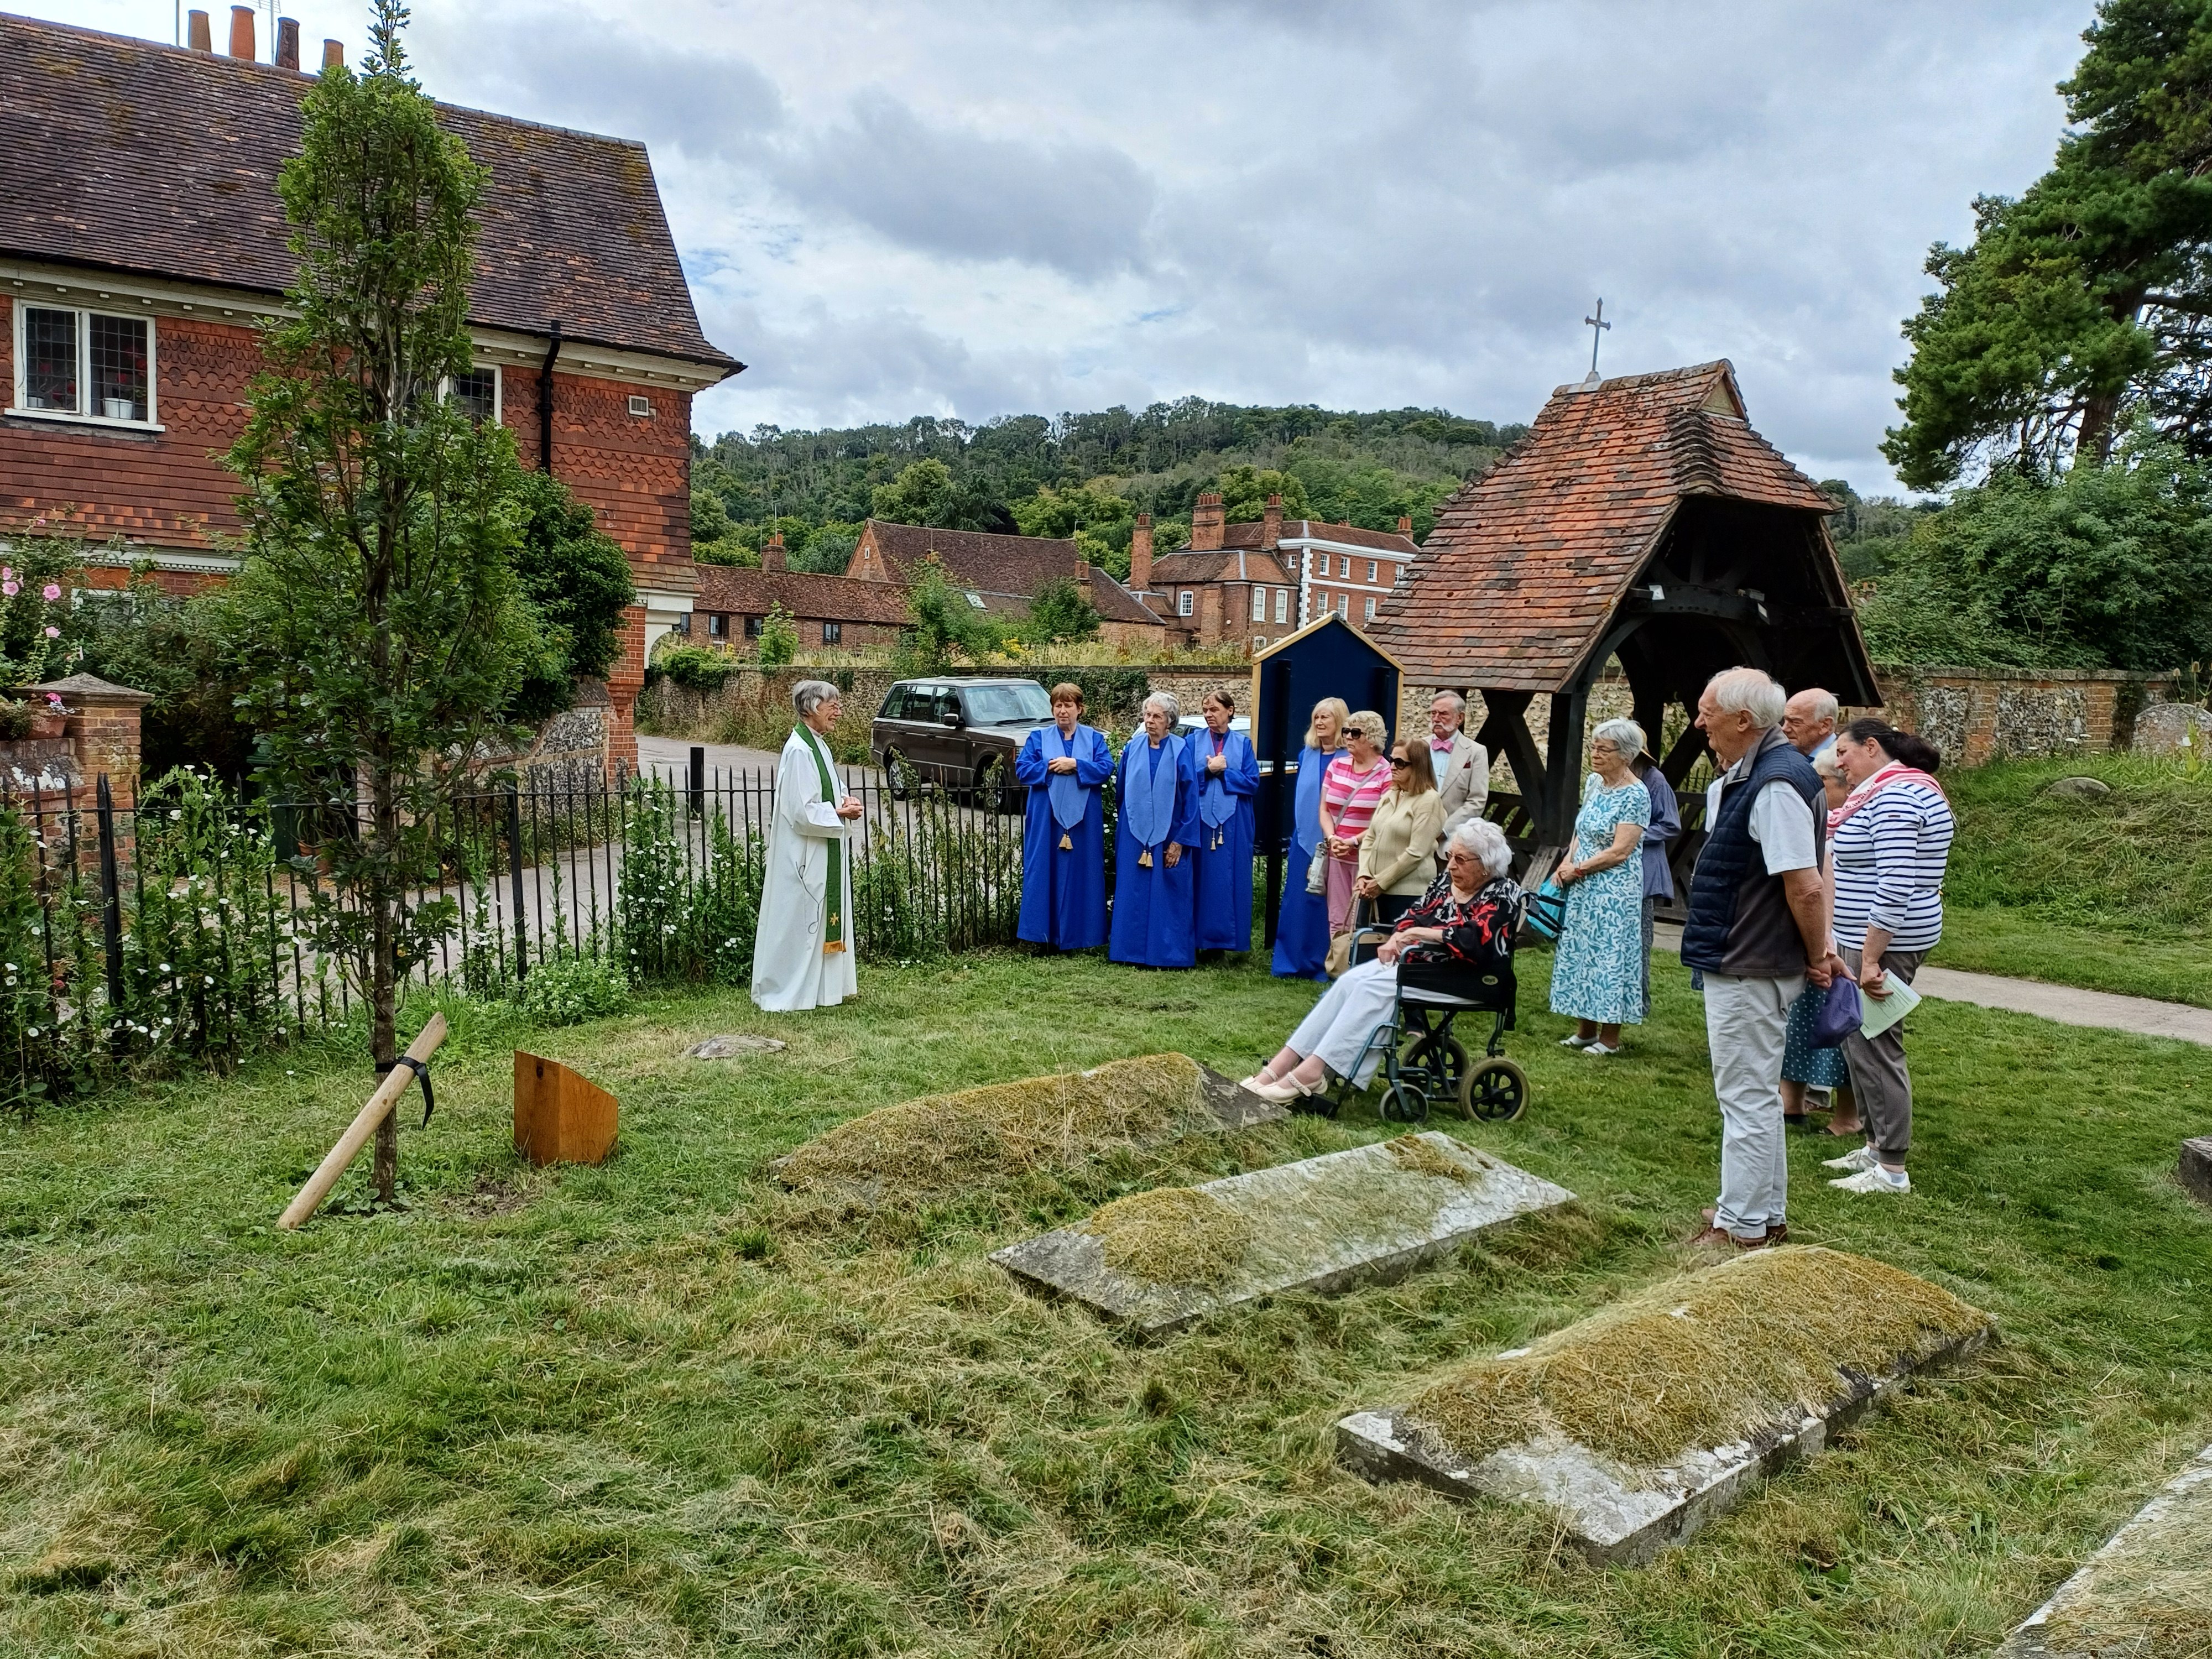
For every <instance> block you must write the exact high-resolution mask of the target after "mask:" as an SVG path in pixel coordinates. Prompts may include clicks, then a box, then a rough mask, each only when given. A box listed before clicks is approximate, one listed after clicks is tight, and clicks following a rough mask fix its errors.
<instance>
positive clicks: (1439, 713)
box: [1429, 691, 1490, 871]
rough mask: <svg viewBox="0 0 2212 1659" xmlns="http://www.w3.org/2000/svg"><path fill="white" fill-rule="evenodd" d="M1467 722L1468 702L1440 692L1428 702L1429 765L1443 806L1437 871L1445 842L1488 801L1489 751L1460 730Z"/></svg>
mask: <svg viewBox="0 0 2212 1659" xmlns="http://www.w3.org/2000/svg"><path fill="white" fill-rule="evenodd" d="M1466 720H1467V699H1466V698H1464V697H1462V696H1460V694H1459V693H1458V692H1456V691H1439V692H1437V695H1436V696H1434V697H1431V699H1430V700H1429V733H1430V736H1429V761H1430V764H1431V768H1432V769H1434V771H1435V773H1436V776H1437V796H1438V798H1439V799H1441V800H1442V801H1443V808H1444V827H1443V832H1442V833H1441V834H1440V835H1438V836H1437V869H1438V870H1440V871H1441V870H1442V869H1443V867H1444V842H1446V841H1448V840H1449V839H1450V837H1451V833H1452V831H1453V830H1455V829H1458V828H1459V827H1460V825H1462V823H1471V822H1472V821H1474V819H1476V818H1479V817H1481V816H1482V809H1483V807H1484V805H1486V803H1487V802H1488V801H1489V799H1490V751H1489V750H1486V749H1485V748H1484V747H1483V746H1482V745H1481V744H1479V743H1477V742H1476V741H1475V740H1474V738H1470V737H1469V736H1468V735H1467V733H1466V732H1462V731H1461V730H1460V727H1461V726H1462V725H1464V724H1465V723H1466Z"/></svg>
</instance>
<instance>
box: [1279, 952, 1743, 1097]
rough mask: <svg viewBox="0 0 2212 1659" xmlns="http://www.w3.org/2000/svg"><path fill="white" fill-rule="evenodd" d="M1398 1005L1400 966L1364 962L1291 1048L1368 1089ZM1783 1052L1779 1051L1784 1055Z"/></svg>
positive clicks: (1302, 1026) (1316, 1010) (1304, 1023)
mask: <svg viewBox="0 0 2212 1659" xmlns="http://www.w3.org/2000/svg"><path fill="white" fill-rule="evenodd" d="M1397 1000H1398V966H1397V964H1396V963H1383V962H1363V963H1360V964H1359V965H1358V967H1357V968H1353V969H1348V970H1346V972H1345V973H1344V975H1342V976H1340V978H1338V979H1337V980H1336V981H1334V983H1333V984H1331V985H1330V986H1329V987H1328V990H1326V991H1324V992H1322V995H1321V1000H1320V1001H1319V1002H1316V1004H1314V1006H1313V1012H1311V1013H1310V1014H1308V1015H1307V1016H1306V1017H1305V1018H1304V1019H1302V1020H1300V1021H1299V1022H1298V1029H1297V1030H1295V1031H1293V1032H1291V1040H1290V1042H1288V1043H1287V1044H1286V1045H1285V1046H1286V1047H1287V1048H1289V1049H1290V1051H1291V1053H1292V1054H1296V1055H1297V1057H1298V1058H1299V1059H1300V1060H1306V1059H1310V1058H1311V1057H1312V1056H1313V1055H1315V1054H1319V1055H1320V1056H1321V1057H1322V1061H1323V1063H1324V1064H1326V1065H1327V1066H1328V1068H1329V1070H1331V1071H1333V1072H1334V1073H1336V1074H1337V1075H1338V1076H1339V1077H1345V1078H1351V1079H1352V1086H1353V1087H1355V1088H1360V1089H1364V1088H1365V1087H1366V1086H1367V1079H1369V1078H1370V1077H1372V1076H1374V1075H1375V1068H1376V1066H1380V1065H1381V1064H1382V1063H1383V1051H1382V1050H1381V1049H1379V1048H1378V1049H1376V1050H1374V1051H1373V1052H1372V1053H1369V1054H1362V1053H1361V1050H1362V1049H1364V1048H1366V1046H1367V1039H1368V1038H1369V1037H1370V1036H1372V1035H1373V1034H1374V1031H1375V1028H1376V1026H1378V1025H1380V1024H1383V1021H1385V1020H1387V1019H1389V1018H1390V1009H1391V1006H1392V1005H1393V1004H1395V1002H1396V1001H1397ZM1780 1052H1781V1051H1780V1050H1779V1049H1778V1050H1776V1053H1777V1054H1779V1053H1780ZM1355 1066H1356V1067H1358V1075H1357V1076H1354V1075H1353V1068H1354V1067H1355Z"/></svg>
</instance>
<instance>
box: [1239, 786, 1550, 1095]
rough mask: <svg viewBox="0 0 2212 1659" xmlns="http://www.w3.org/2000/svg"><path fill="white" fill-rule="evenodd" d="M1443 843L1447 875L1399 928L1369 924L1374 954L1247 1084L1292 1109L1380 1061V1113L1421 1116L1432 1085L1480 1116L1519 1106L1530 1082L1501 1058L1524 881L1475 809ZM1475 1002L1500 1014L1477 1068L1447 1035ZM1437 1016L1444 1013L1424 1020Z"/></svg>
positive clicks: (1353, 1082)
mask: <svg viewBox="0 0 2212 1659" xmlns="http://www.w3.org/2000/svg"><path fill="white" fill-rule="evenodd" d="M1445 853H1446V867H1445V872H1444V873H1443V875H1441V876H1439V877H1437V879H1436V880H1435V881H1434V882H1433V883H1431V885H1430V887H1429V890H1428V891H1427V892H1425V893H1424V894H1423V895H1422V896H1421V897H1420V899H1419V902H1416V903H1415V904H1414V906H1413V908H1412V909H1410V910H1408V911H1407V912H1406V914H1405V915H1402V916H1401V917H1400V918H1399V919H1398V921H1397V923H1396V925H1395V927H1392V928H1389V929H1376V930H1371V931H1372V932H1373V933H1375V934H1376V936H1377V937H1379V938H1380V939H1381V946H1380V948H1379V949H1378V950H1376V952H1375V956H1374V958H1373V959H1372V960H1371V961H1366V962H1361V963H1358V965H1357V966H1355V967H1353V968H1352V969H1348V970H1347V971H1346V973H1345V974H1344V975H1342V976H1341V977H1340V978H1339V979H1338V980H1337V981H1335V982H1334V984H1332V985H1331V986H1330V987H1328V990H1327V991H1326V992H1324V993H1323V994H1322V998H1321V1000H1320V1001H1318V1002H1317V1003H1316V1004H1315V1005H1314V1009H1313V1012H1311V1013H1310V1014H1308V1015H1307V1016H1306V1017H1305V1018H1304V1020H1303V1021H1301V1022H1300V1023H1299V1024H1298V1028H1297V1030H1295V1031H1293V1032H1291V1036H1290V1041H1289V1042H1286V1043H1285V1044H1284V1046H1283V1049H1282V1052H1281V1053H1279V1054H1277V1055H1276V1056H1275V1057H1274V1058H1273V1060H1269V1061H1268V1062H1267V1065H1265V1066H1262V1067H1261V1069H1260V1070H1259V1071H1258V1072H1256V1073H1254V1074H1253V1075H1252V1076H1250V1077H1249V1078H1247V1079H1244V1084H1243V1086H1244V1087H1245V1088H1247V1089H1249V1090H1250V1091H1252V1092H1253V1093H1255V1094H1256V1095H1258V1096H1260V1097H1261V1098H1262V1099H1265V1100H1272V1101H1277V1102H1280V1103H1290V1104H1291V1105H1292V1106H1293V1109H1306V1108H1301V1107H1299V1106H1298V1103H1301V1102H1303V1101H1304V1100H1305V1099H1306V1098H1307V1097H1310V1096H1314V1095H1319V1094H1321V1093H1322V1091H1324V1090H1326V1089H1327V1088H1328V1084H1329V1080H1330V1077H1331V1075H1332V1073H1333V1074H1334V1076H1335V1077H1337V1078H1338V1079H1342V1080H1344V1081H1345V1082H1346V1084H1348V1085H1350V1086H1351V1087H1352V1088H1364V1087H1366V1086H1367V1083H1368V1080H1369V1079H1370V1078H1372V1077H1373V1076H1374V1074H1375V1073H1376V1068H1377V1067H1381V1068H1382V1069H1383V1072H1384V1073H1385V1076H1386V1077H1387V1078H1388V1079H1389V1085H1390V1086H1389V1089H1388V1090H1387V1091H1386V1092H1385V1097H1384V1102H1383V1106H1384V1113H1383V1115H1386V1116H1393V1117H1401V1118H1406V1119H1414V1118H1419V1117H1423V1116H1425V1115H1427V1098H1426V1097H1427V1096H1428V1095H1429V1094H1431V1093H1449V1094H1450V1095H1453V1096H1455V1097H1457V1100H1458V1103H1459V1104H1460V1105H1461V1107H1462V1109H1466V1110H1469V1111H1472V1112H1476V1113H1477V1114H1478V1115H1482V1116H1486V1117H1512V1116H1517V1115H1519V1112H1520V1109H1521V1105H1522V1101H1523V1099H1524V1098H1525V1096H1526V1091H1527V1083H1526V1080H1525V1079H1522V1077H1521V1073H1520V1070H1519V1068H1518V1067H1517V1066H1514V1065H1513V1064H1512V1062H1511V1061H1510V1060H1500V1059H1498V1055H1499V1054H1500V1053H1501V1050H1502V1042H1501V1039H1502V1037H1503V1036H1504V1032H1505V1031H1506V1030H1508V1029H1509V1028H1510V1026H1511V1024H1512V1019H1513V932H1514V929H1515V927H1516V926H1517V925H1518V923H1519V921H1520V899H1521V894H1520V890H1519V889H1518V888H1517V887H1516V886H1515V885H1514V884H1513V882H1512V881H1511V879H1510V878H1509V877H1508V876H1507V874H1506V872H1507V871H1508V870H1509V869H1510V867H1511V866H1512V858H1513V854H1512V849H1511V848H1510V847H1509V846H1508V845H1507V844H1506V841H1505V836H1504V831H1503V830H1501V829H1498V826H1497V825H1496V824H1494V823H1490V822H1489V821H1488V820H1486V819H1483V818H1477V819H1475V820H1474V821H1473V822H1472V823H1465V824H1462V825H1461V826H1460V828H1459V829H1455V831H1453V832H1452V834H1451V836H1450V837H1449V839H1448V841H1447V842H1446V843H1445ZM1470 1009H1480V1010H1483V1011H1485V1012H1494V1013H1496V1014H1497V1016H1498V1021H1497V1030H1495V1031H1494V1032H1493V1033H1492V1037H1491V1040H1490V1045H1489V1054H1490V1056H1491V1058H1490V1060H1489V1061H1488V1063H1487V1064H1486V1066H1483V1067H1482V1068H1481V1070H1480V1073H1477V1072H1476V1071H1475V1070H1474V1068H1473V1067H1471V1066H1469V1064H1468V1057H1467V1051H1466V1049H1465V1048H1462V1046H1461V1045H1460V1043H1459V1042H1456V1041H1455V1039H1454V1038H1453V1037H1452V1036H1451V1020H1452V1017H1453V1015H1454V1014H1455V1013H1458V1012H1464V1011H1467V1010H1470ZM1432 1014H1433V1015H1436V1016H1437V1017H1438V1018H1439V1020H1440V1023H1438V1024H1433V1025H1432V1024H1431V1015H1432ZM1409 1034H1410V1035H1413V1036H1415V1037H1416V1039H1417V1040H1416V1041H1415V1042H1414V1044H1413V1048H1412V1049H1411V1050H1410V1051H1409V1052H1408V1053H1407V1055H1406V1057H1405V1058H1404V1060H1400V1058H1399V1057H1398V1052H1397V1051H1398V1046H1399V1044H1400V1042H1401V1041H1403V1040H1404V1038H1405V1037H1406V1036H1407V1035H1409ZM1507 1073H1510V1076H1509V1075H1506V1074H1507ZM1475 1085H1480V1088H1479V1089H1478V1088H1476V1087H1475ZM1471 1097H1472V1098H1473V1103H1472V1104H1471V1103H1470V1100H1471ZM1485 1107H1488V1108H1491V1109H1484V1108H1485ZM1311 1109H1320V1110H1324V1111H1329V1110H1331V1108H1329V1107H1328V1106H1327V1105H1326V1104H1323V1105H1321V1106H1319V1107H1317V1108H1311Z"/></svg>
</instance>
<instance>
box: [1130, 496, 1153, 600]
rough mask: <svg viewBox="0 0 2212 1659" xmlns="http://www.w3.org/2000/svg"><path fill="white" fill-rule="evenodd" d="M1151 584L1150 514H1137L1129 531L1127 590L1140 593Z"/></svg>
mask: <svg viewBox="0 0 2212 1659" xmlns="http://www.w3.org/2000/svg"><path fill="white" fill-rule="evenodd" d="M1151 586H1152V514H1151V513H1139V514H1137V527H1136V528H1135V529H1134V530H1133V531H1131V532H1129V591H1130V592H1132V593H1142V592H1145V591H1146V589H1147V588H1149V587H1151Z"/></svg>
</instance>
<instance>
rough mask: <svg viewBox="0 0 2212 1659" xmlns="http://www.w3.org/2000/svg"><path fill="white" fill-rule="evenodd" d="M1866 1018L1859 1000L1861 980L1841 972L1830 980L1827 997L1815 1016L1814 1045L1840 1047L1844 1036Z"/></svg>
mask: <svg viewBox="0 0 2212 1659" xmlns="http://www.w3.org/2000/svg"><path fill="white" fill-rule="evenodd" d="M1862 1018H1864V1014H1863V1010H1862V1006H1861V1003H1860V1000H1859V986H1858V981H1857V980H1855V979H1853V978H1851V977H1850V975H1848V974H1838V975H1836V976H1835V978H1834V979H1832V980H1831V981H1828V989H1827V994H1826V1000H1825V1001H1824V1002H1822V1003H1821V1005H1820V1012H1819V1013H1818V1014H1816V1015H1815V1016H1814V1019H1813V1046H1814V1048H1841V1047H1843V1042H1844V1038H1845V1037H1847V1036H1850V1034H1851V1033H1852V1032H1854V1031H1856V1030H1858V1029H1859V1022H1860V1020H1861V1019H1862Z"/></svg>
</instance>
